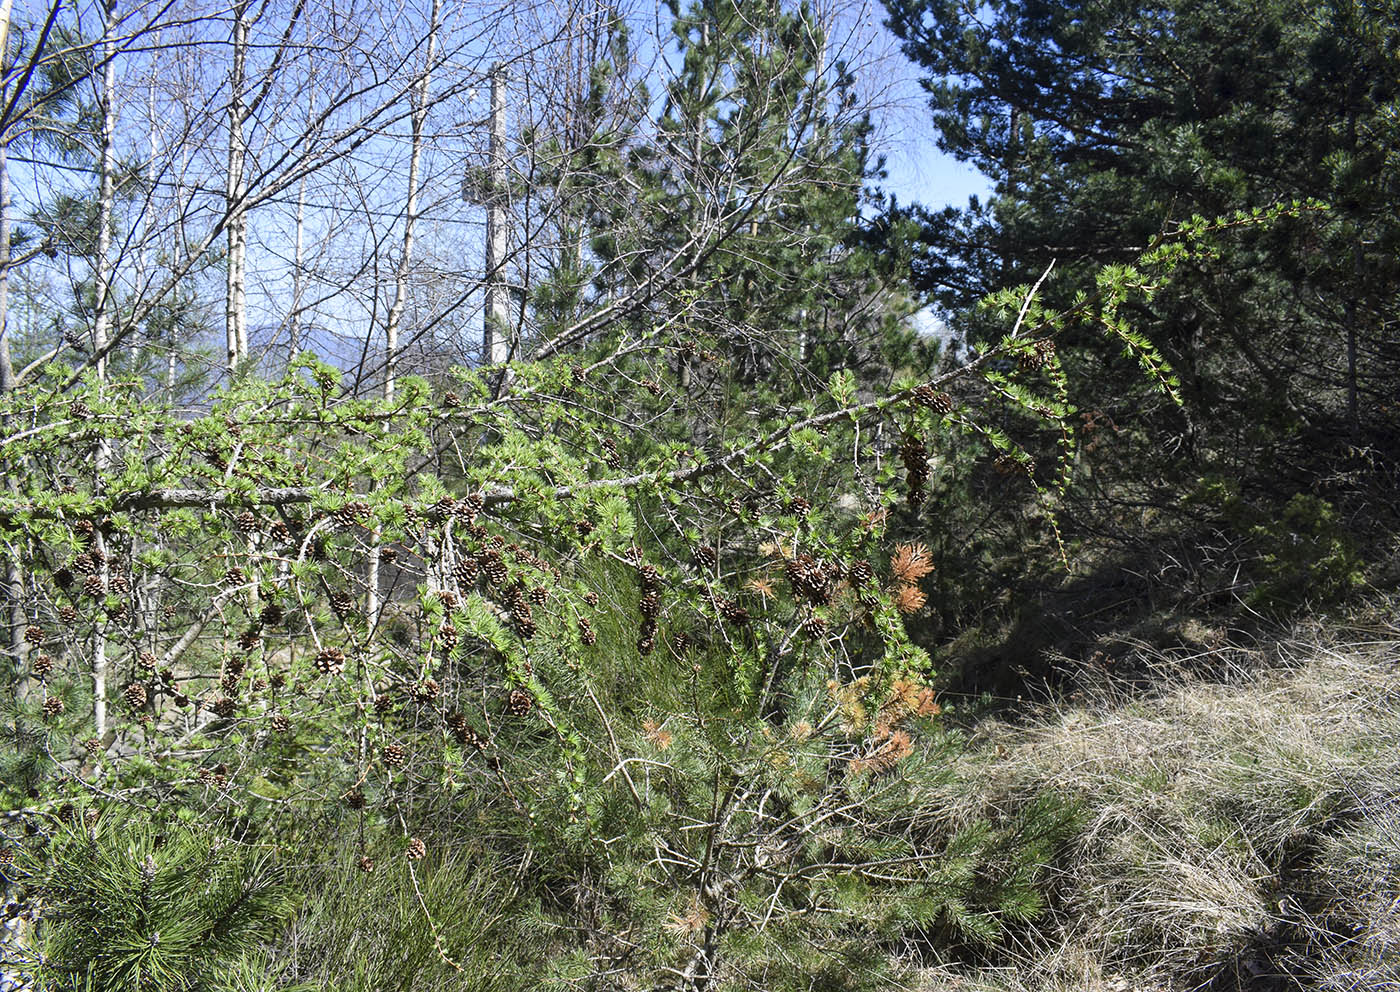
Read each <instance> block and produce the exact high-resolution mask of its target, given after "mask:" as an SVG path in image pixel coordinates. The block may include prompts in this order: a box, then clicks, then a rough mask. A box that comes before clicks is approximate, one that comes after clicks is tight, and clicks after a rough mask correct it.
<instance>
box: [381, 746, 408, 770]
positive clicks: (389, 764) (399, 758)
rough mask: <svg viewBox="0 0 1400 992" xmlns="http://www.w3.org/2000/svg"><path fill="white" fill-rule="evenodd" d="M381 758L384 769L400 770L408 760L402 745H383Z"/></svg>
mask: <svg viewBox="0 0 1400 992" xmlns="http://www.w3.org/2000/svg"><path fill="white" fill-rule="evenodd" d="M382 757H383V759H384V766H385V767H386V768H402V767H403V765H404V762H405V761H407V760H408V752H407V751H405V750H404V747H403V745H402V744H385V745H384V752H383V754H382Z"/></svg>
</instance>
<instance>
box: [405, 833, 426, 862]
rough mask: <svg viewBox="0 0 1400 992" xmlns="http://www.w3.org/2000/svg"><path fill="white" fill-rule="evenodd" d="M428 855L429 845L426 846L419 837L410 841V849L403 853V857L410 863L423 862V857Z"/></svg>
mask: <svg viewBox="0 0 1400 992" xmlns="http://www.w3.org/2000/svg"><path fill="white" fill-rule="evenodd" d="M427 853H428V845H427V844H424V843H423V841H421V840H420V839H418V838H417V837H413V838H411V839H410V840H409V842H408V849H407V850H406V851H404V852H403V856H404V857H405V858H407V859H408V860H409V861H421V860H423V856H424V855H425V854H427Z"/></svg>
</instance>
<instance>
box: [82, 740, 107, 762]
mask: <svg viewBox="0 0 1400 992" xmlns="http://www.w3.org/2000/svg"><path fill="white" fill-rule="evenodd" d="M83 750H84V751H86V752H87V754H88V757H89V758H97V757H98V756H99V755H101V754H102V751H103V747H102V742H101V741H100V740H98V739H97V738H96V737H89V738H88V739H87V740H85V741H83Z"/></svg>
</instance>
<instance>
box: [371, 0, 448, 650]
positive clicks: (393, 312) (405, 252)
mask: <svg viewBox="0 0 1400 992" xmlns="http://www.w3.org/2000/svg"><path fill="white" fill-rule="evenodd" d="M441 14H442V0H433V9H432V14H431V15H430V21H429V26H428V46H427V55H426V58H425V61H424V65H423V74H422V75H421V76H420V77H419V79H418V85H417V86H416V87H415V88H414V92H413V96H412V99H413V109H412V112H411V115H410V117H411V126H412V131H413V139H412V140H413V143H412V147H411V148H410V150H409V154H408V199H407V200H406V202H405V204H404V222H403V244H402V245H401V246H400V251H399V264H398V268H397V269H396V270H395V272H394V302H393V303H392V304H390V306H389V316H388V319H387V320H386V321H385V325H384V401H385V403H392V402H393V401H394V388H395V385H396V380H397V378H398V361H399V324H400V322H401V321H402V320H403V310H404V304H405V302H406V301H407V299H408V275H409V270H410V267H411V264H412V261H413V235H414V228H415V226H416V225H417V222H418V170H419V167H420V165H421V163H422V159H423V126H424V124H425V122H426V121H427V117H428V87H429V86H430V84H431V81H432V72H433V59H434V57H435V55H436V52H435V48H436V45H437V30H438V18H439V17H440V16H441ZM372 540H373V546H372V547H371V548H370V553H369V565H368V569H367V574H366V578H365V616H366V618H367V619H368V622H369V626H370V629H371V630H372V629H374V626H375V625H376V624H377V623H378V622H379V609H380V603H379V562H380V554H379V534H378V532H377V531H376V532H375V534H374V535H373V538H372Z"/></svg>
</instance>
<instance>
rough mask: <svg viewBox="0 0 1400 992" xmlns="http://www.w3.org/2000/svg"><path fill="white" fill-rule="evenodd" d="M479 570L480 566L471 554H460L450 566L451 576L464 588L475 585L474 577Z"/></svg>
mask: <svg viewBox="0 0 1400 992" xmlns="http://www.w3.org/2000/svg"><path fill="white" fill-rule="evenodd" d="M480 571H481V567H480V566H479V565H478V564H477V560H476V559H475V558H473V557H472V556H471V555H462V556H461V557H460V558H458V559H457V563H456V564H455V565H453V566H452V577H453V578H454V579H456V580H457V584H458V585H460V586H462V587H464V588H466V587H470V586H474V585H476V577H477V574H478V573H479V572H480Z"/></svg>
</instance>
